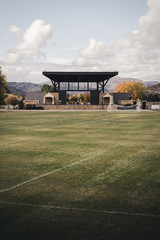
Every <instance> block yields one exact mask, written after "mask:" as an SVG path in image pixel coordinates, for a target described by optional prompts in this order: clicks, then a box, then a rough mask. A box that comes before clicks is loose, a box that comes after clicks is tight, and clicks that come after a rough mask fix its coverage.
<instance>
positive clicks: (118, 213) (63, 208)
mask: <svg viewBox="0 0 160 240" xmlns="http://www.w3.org/2000/svg"><path fill="white" fill-rule="evenodd" d="M0 204H5V205H13V206H14V205H15V206H16V205H17V206H22V207H33V208H47V209H59V210H69V211H82V212H90V213H101V214H116V215H129V216H139V217H153V218H160V215H154V214H147V213H132V212H120V211H119V212H117V211H107V210H100V209H86V208H69V207H62V206H49V205H36V204H29V203H20V202H1V201H0Z"/></svg>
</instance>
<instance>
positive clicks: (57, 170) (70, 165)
mask: <svg viewBox="0 0 160 240" xmlns="http://www.w3.org/2000/svg"><path fill="white" fill-rule="evenodd" d="M100 154H102V153H97V154H95V155H93V156H90V157H87V158H84V159H81V160H79V161H77V162H74V163H71V164H69V165H67V166H64V167H62V168H58V169H56V170H54V171H51V172H48V173H45V174H42V175H40V176H37V177H35V178H32V179H29V180H27V181H25V182H22V183H19V184H17V185H15V186H13V187H10V188H6V189H2V190H0V193H3V192H8V191H10V190H13V189H15V188H18V187H21V186H23V185H25V184H28V183H30V182H33V181H36V180H38V179H40V178H43V177H46V176H49V175H51V174H53V173H56V172H59V171H62V170H64V169H66V168H69V167H72V166H74V165H77V164H79V163H82V162H84V161H87V160H89V159H91V158H94V157H96V156H98V155H100Z"/></svg>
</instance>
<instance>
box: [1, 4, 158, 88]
mask: <svg viewBox="0 0 160 240" xmlns="http://www.w3.org/2000/svg"><path fill="white" fill-rule="evenodd" d="M0 6H1V15H0V29H1V31H0V42H1V44H0V66H2V70H3V72H4V73H5V74H6V75H7V79H8V81H30V82H35V83H36V82H37V83H38V82H43V81H44V80H45V79H44V77H43V76H42V74H41V72H42V71H43V70H53V71H57V70H62V71H63V70H64V71H72V70H73V71H114V70H117V71H119V74H120V76H121V77H135V78H138V79H142V80H147V81H152V80H157V81H158V80H159V72H158V73H157V71H156V70H157V69H158V68H159V66H158V65H157V64H158V60H159V59H158V56H157V52H158V51H159V46H158V43H157V40H159V35H158V36H157V35H156V34H155V36H154V34H153V28H152V26H154V25H155V23H157V24H158V18H157V14H158V13H157V12H158V11H159V10H160V1H159V0H43V1H42V0H32V1H31V0H28V1H24V0H14V1H11V0H0ZM142 16H143V17H142ZM156 31H157V29H155V33H156ZM151 33H152V36H153V38H155V39H150V40H146V39H149V37H148V36H151ZM155 42H156V44H155ZM147 48H148V49H147ZM152 48H154V49H152ZM151 50H152V51H151ZM151 63H152V64H154V66H152V67H151V66H150V69H149V68H148V66H149V65H151ZM146 69H147V70H149V71H150V72H149V73H146ZM155 71H156V74H155Z"/></svg>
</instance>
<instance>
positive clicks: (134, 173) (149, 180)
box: [0, 112, 160, 240]
mask: <svg viewBox="0 0 160 240" xmlns="http://www.w3.org/2000/svg"><path fill="white" fill-rule="evenodd" d="M159 121H160V113H159V112H153V113H150V112H149V113H140V114H138V113H136V114H135V113H106V112H64V113H63V112H57V113H56V112H55V113H53V112H1V113H0V133H1V134H0V158H1V161H0V176H1V178H0V185H1V189H4V188H8V187H11V186H14V185H16V184H18V183H21V182H23V181H26V180H28V179H31V178H33V177H36V176H39V175H41V174H44V173H47V172H50V171H53V170H54V169H58V168H61V167H63V166H66V165H68V164H71V163H73V162H76V161H79V160H81V159H84V158H86V157H89V156H92V155H94V154H97V153H101V154H100V155H99V156H97V157H95V158H92V159H90V160H88V161H86V162H83V163H80V164H77V165H74V166H72V167H70V168H67V169H64V170H63V171H60V172H57V173H54V174H52V175H49V176H47V177H45V178H41V179H39V180H36V181H34V182H31V183H29V184H26V185H23V186H21V187H19V188H17V189H14V190H11V191H9V192H6V193H1V194H0V201H4V202H15V203H16V202H21V203H30V204H38V205H39V204H45V205H52V206H62V207H69V208H83V209H84V208H85V209H101V210H108V211H121V212H122V211H123V212H128V213H137V212H138V213H148V214H155V215H160V208H159V205H160V190H159V186H160V161H159V158H160V150H159V149H160V134H159V133H160V124H159ZM0 210H1V211H0V212H1V213H0V219H1V228H2V230H1V234H2V236H3V237H2V239H13V236H14V237H15V238H16V239H68V240H69V239H106V238H107V239H128V238H130V239H157V238H158V236H159V234H160V230H158V228H159V222H160V218H152V217H140V216H128V215H125V216H122V215H114V214H104V213H95V212H91V211H86V212H85V211H84V212H81V211H74V210H72V211H71V210H61V209H59V210H58V209H43V208H38V207H37V208H35V207H28V206H16V205H14V206H13V205H7V204H0ZM135 232H136V238H135V236H134V234H135Z"/></svg>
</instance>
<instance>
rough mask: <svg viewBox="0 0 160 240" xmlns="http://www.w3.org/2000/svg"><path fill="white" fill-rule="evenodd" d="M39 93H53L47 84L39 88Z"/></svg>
mask: <svg viewBox="0 0 160 240" xmlns="http://www.w3.org/2000/svg"><path fill="white" fill-rule="evenodd" d="M41 92H45V93H49V92H54V86H52V85H49V84H43V86H42V87H41Z"/></svg>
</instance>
